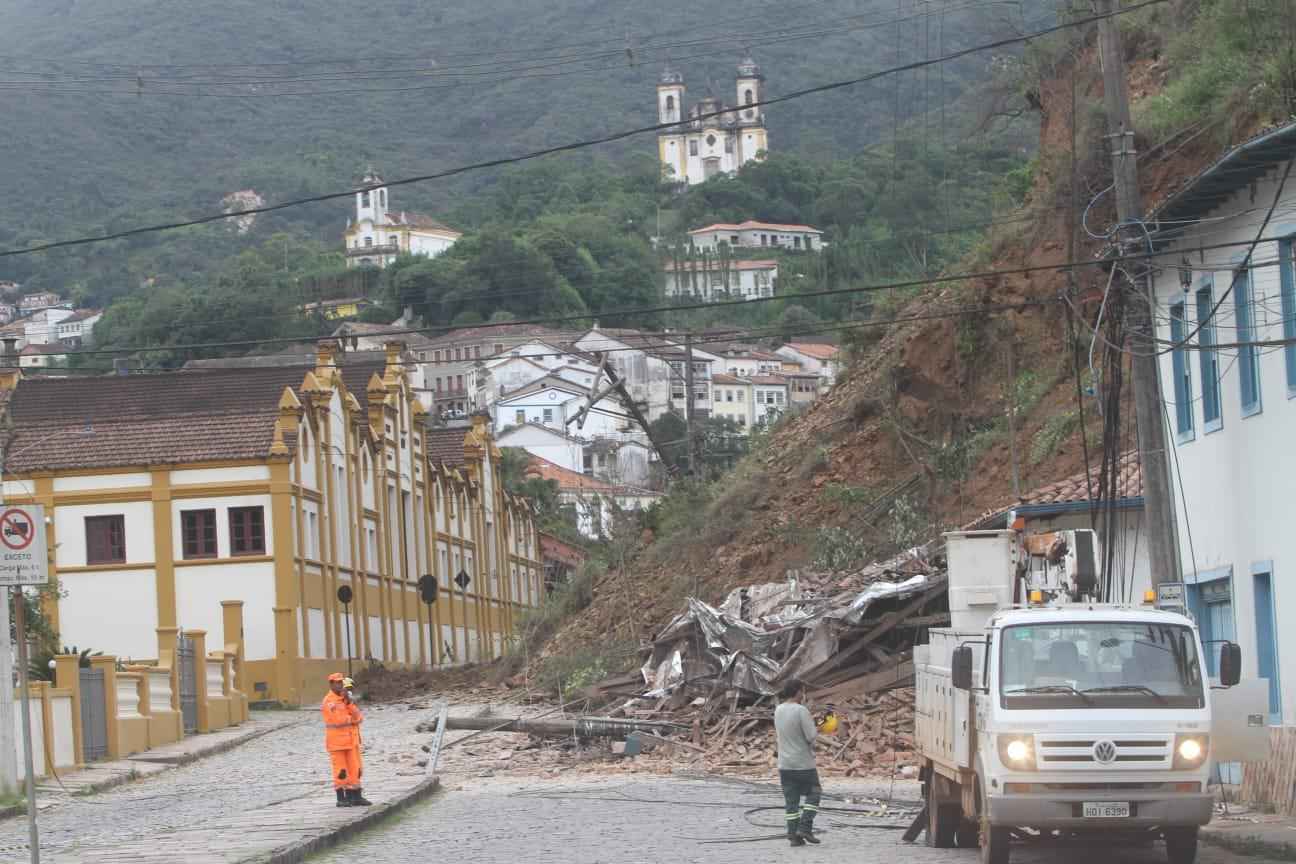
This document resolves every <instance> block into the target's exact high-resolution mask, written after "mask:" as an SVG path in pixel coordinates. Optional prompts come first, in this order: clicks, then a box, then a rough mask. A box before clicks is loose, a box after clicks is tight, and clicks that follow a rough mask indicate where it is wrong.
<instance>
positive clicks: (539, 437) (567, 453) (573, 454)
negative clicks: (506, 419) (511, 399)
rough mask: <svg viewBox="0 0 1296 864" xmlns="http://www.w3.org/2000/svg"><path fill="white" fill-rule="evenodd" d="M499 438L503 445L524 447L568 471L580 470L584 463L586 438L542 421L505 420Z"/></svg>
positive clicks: (498, 440)
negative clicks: (512, 422) (513, 422)
mask: <svg viewBox="0 0 1296 864" xmlns="http://www.w3.org/2000/svg"><path fill="white" fill-rule="evenodd" d="M503 429H504V431H502V432H500V433H499V434H498V435H497V436H496V438H495V441H496V443H498V444H499V446H500V447H501V448H510V447H512V448H515V449H518V450H525V451H526V452H527V453H529V454H531V455H532V456H539V457H540V458H541V459H545V460H547V461H549V462H552V463H554V464H555V465H558V466H560V467H562V468H566V469H567V470H568V471H581V470H583V469H584V465H585V452H586V451H585V447H586V442H585V440H584V439H582V438H578V437H576V436H575V435H569V434H567V433H566V432H564V431H563V430H561V429H557V428H555V427H553V426H544V425H541V424H540V423H532V422H526V423H520V424H516V425H514V424H506V425H505V426H504V427H503Z"/></svg>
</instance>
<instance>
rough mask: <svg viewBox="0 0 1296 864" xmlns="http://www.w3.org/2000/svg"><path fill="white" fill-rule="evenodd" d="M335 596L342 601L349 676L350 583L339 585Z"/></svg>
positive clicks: (348, 672) (351, 597)
mask: <svg viewBox="0 0 1296 864" xmlns="http://www.w3.org/2000/svg"><path fill="white" fill-rule="evenodd" d="M337 598H338V599H339V600H341V601H342V613H343V615H345V616H346V646H347V677H348V678H350V677H351V600H352V599H353V595H352V593H351V586H350V585H339V586H338V590H337Z"/></svg>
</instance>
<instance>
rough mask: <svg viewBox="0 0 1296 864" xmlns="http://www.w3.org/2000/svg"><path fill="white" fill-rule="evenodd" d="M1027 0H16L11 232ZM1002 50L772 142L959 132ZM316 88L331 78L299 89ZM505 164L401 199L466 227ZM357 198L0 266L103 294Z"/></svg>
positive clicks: (3, 225)
mask: <svg viewBox="0 0 1296 864" xmlns="http://www.w3.org/2000/svg"><path fill="white" fill-rule="evenodd" d="M1027 5H1030V4H1027ZM1040 5H1044V4H1040ZM1019 8H1020V7H1019V6H1017V5H1016V4H1002V3H986V2H975V3H972V2H958V0H946V2H944V3H934V4H915V3H914V2H913V0H899V2H892V0H822V2H808V0H789V2H788V3H784V4H775V3H772V2H765V0H760V2H755V3H749V4H740V5H739V6H737V7H725V8H721V9H714V8H706V7H699V6H697V5H696V4H691V3H685V2H681V0H659V2H656V3H619V2H617V3H609V2H605V0H549V2H545V3H535V2H530V3H524V2H521V0H478V2H476V3H471V4H455V5H446V6H442V5H441V4H436V3H420V2H414V0H391V2H387V3H382V4H374V5H371V6H364V7H354V8H348V7H347V6H345V5H343V4H336V3H323V2H319V0H275V2H273V3H266V2H261V0H223V2H220V3H205V4H198V3H174V2H161V0H43V2H41V3H38V4H37V3H29V2H26V0H0V118H3V120H2V121H0V154H2V155H0V189H3V190H4V192H5V196H4V198H5V201H6V203H7V205H8V206H6V207H5V208H3V210H0V248H3V249H12V248H17V247H22V246H26V245H29V244H32V243H35V242H39V241H44V240H50V239H61V238H64V237H68V236H76V235H80V234H85V233H94V232H98V231H103V230H115V229H121V228H127V227H132V226H135V225H139V224H147V223H153V222H159V221H167V220H170V219H174V218H177V217H185V216H193V215H199V214H205V213H209V212H212V211H213V210H216V209H219V207H220V200H221V198H222V197H223V196H224V195H226V194H227V193H229V192H233V191H236V190H240V189H247V188H251V189H255V190H256V191H257V192H258V193H260V194H261V195H262V196H263V197H264V198H265V199H266V200H268V201H271V202H273V201H276V200H282V199H284V198H288V197H295V196H300V195H307V194H311V193H318V192H322V191H328V190H335V189H337V188H340V187H345V186H346V185H348V184H350V183H352V182H354V180H355V178H356V177H357V175H358V173H359V172H360V170H362V169H363V167H364V166H365V165H366V164H368V163H372V164H373V165H375V166H376V167H378V168H379V169H380V170H381V171H382V172H383V173H384V174H385V175H386V176H388V177H395V176H401V175H406V174H413V173H423V172H430V171H436V170H438V169H443V168H447V167H451V166H454V165H458V164H462V163H464V162H469V161H476V160H480V159H487V158H493V157H499V156H505V155H509V154H514V153H519V152H523V151H527V150H531V149H535V148H538V147H543V146H548V145H553V144H557V143H561V142H566V141H571V140H575V139H579V138H582V137H585V136H592V135H598V134H602V133H606V132H609V131H615V130H619V129H623V128H628V127H632V126H639V125H646V124H649V123H651V122H653V121H654V120H655V117H654V113H655V112H654V98H655V97H654V86H655V84H656V80H657V76H658V74H659V72H660V71H661V68H662V66H663V64H664V62H666V60H667V59H668V58H669V59H670V60H671V61H672V62H673V65H674V66H675V67H676V68H678V69H679V70H680V71H681V72H683V73H684V75H685V78H686V81H687V82H688V84H689V85H690V99H692V98H696V97H697V96H700V95H702V94H703V93H704V92H705V90H706V88H707V84H708V82H714V86H715V89H716V91H717V93H718V95H720V96H722V97H725V98H732V97H730V94H729V92H728V91H729V89H730V88H731V87H732V86H733V83H732V82H733V68H734V65H735V63H736V62H737V60H738V59H739V58H740V57H741V56H742V55H743V54H744V53H745V52H746V51H748V50H750V52H751V53H752V55H753V56H754V57H755V58H756V59H757V61H758V62H759V63H760V64H761V65H762V67H763V69H764V71H765V74H766V77H767V87H768V92H769V93H770V94H773V95H777V94H779V93H783V92H787V91H789V90H793V89H796V88H800V87H805V86H809V85H813V84H817V83H822V82H825V81H830V80H834V79H837V78H841V77H847V76H850V75H856V74H861V73H866V72H869V71H872V70H875V69H879V68H882V67H885V66H889V65H892V64H894V63H896V62H897V61H899V62H908V61H912V60H916V59H920V58H922V57H924V56H935V55H937V54H938V53H940V52H941V51H942V50H944V51H945V52H949V51H952V50H956V49H957V48H960V47H963V46H966V45H969V44H974V43H976V42H981V41H984V40H986V39H989V38H994V37H996V36H1002V35H1004V33H1005V32H1009V31H1010V30H1016V29H1024V28H1029V27H1031V26H1036V25H1038V24H1039V23H1040V21H1039V19H1038V18H1037V19H1029V17H1028V19H1027V20H1025V21H1023V20H1022V18H1021V13H1020V11H1019ZM924 9H925V10H930V11H931V14H927V15H924V14H922V12H921V10H924ZM1029 14H1031V13H1028V15H1029ZM1040 14H1043V13H1040ZM897 20H899V23H896V22H897ZM991 62H992V61H991V58H990V57H988V56H980V55H974V56H972V57H970V58H967V59H965V60H962V61H959V62H957V63H952V64H947V65H946V66H944V67H943V68H933V69H931V70H930V71H923V72H915V73H909V74H907V75H905V76H903V77H899V78H890V79H885V80H883V81H880V82H878V83H876V84H872V85H865V86H861V87H857V88H851V89H847V90H841V91H837V92H834V93H829V94H824V95H820V96H814V97H811V98H807V99H803V100H798V101H795V102H791V103H787V104H784V105H778V106H774V107H772V108H771V109H769V111H768V122H769V126H770V141H771V149H773V150H776V151H779V150H783V151H795V152H798V153H799V154H800V155H801V156H803V157H806V158H809V159H827V158H828V157H834V156H836V157H840V156H849V155H851V154H854V153H856V152H858V151H860V150H862V149H864V148H865V147H867V146H869V145H871V144H874V143H877V142H879V141H886V140H888V139H889V138H890V136H891V135H892V134H893V131H894V129H895V128H896V126H897V124H898V123H899V124H900V125H902V126H903V125H904V124H906V123H914V122H921V123H925V124H926V125H927V128H929V129H930V130H932V131H931V134H932V135H933V136H935V135H938V134H939V135H941V136H942V137H947V138H948V139H949V140H951V141H957V140H958V139H960V138H961V137H963V136H966V135H967V134H968V131H969V126H968V122H967V121H968V118H970V117H971V116H972V115H973V114H975V111H976V109H975V107H973V106H974V105H975V103H976V102H977V90H978V87H979V86H980V85H981V84H982V83H983V82H984V81H985V80H987V78H988V77H989V68H990V65H991ZM252 64H267V65H252ZM271 64H275V65H271ZM272 79H274V80H272ZM358 91H365V92H358ZM301 93H312V94H316V95H285V94H301ZM942 96H943V97H944V102H942ZM897 105H898V106H899V112H898V113H897V110H896V107H897ZM942 107H943V108H944V110H942ZM634 152H637V153H640V154H646V155H651V154H653V153H655V142H654V141H653V139H652V137H651V136H647V137H642V138H637V139H631V140H630V141H627V142H624V143H622V144H621V145H618V146H616V147H610V148H602V149H600V150H599V151H598V152H597V154H593V153H591V154H590V157H589V158H598V159H604V160H610V161H611V163H612V164H614V165H615V164H618V163H620V161H621V160H622V159H624V158H625V157H626V156H627V155H628V154H630V153H634ZM498 177H499V173H498V172H493V171H492V172H480V173H474V174H471V175H466V176H464V177H462V178H459V179H458V180H456V181H455V182H446V183H431V184H424V185H422V186H418V187H408V188H402V189H400V190H398V191H396V192H394V193H393V204H394V206H396V207H399V208H408V209H411V210H425V211H428V212H432V213H437V214H442V215H445V216H448V217H451V218H455V217H458V218H459V219H460V220H461V222H462V221H465V220H466V221H472V220H473V219H474V218H475V215H476V214H477V213H479V208H478V207H476V206H475V202H476V201H477V199H478V196H479V195H480V193H481V192H483V191H484V190H486V189H488V188H489V187H491V186H492V185H493V184H495V183H496V182H497V179H498ZM348 211H349V208H348V206H347V205H346V204H345V203H344V202H334V203H332V204H328V205H316V206H312V207H308V208H301V209H298V210H292V211H287V212H285V213H282V214H278V215H274V216H271V217H266V218H262V219H261V220H260V221H259V222H258V224H257V225H256V227H255V228H254V229H253V231H252V232H251V233H250V235H249V236H244V237H240V236H238V235H236V234H235V233H234V232H233V231H232V230H231V229H230V228H229V226H227V225H216V226H208V227H204V228H199V229H192V230H188V231H185V232H175V233H170V234H162V235H152V236H147V237H141V238H138V239H134V240H131V241H122V242H118V243H110V244H102V245H99V246H91V247H83V248H78V249H72V250H66V251H60V252H53V253H46V254H39V255H33V256H21V257H17V258H7V259H0V279H17V280H19V281H23V282H26V283H27V284H28V285H30V286H32V287H50V288H55V289H58V290H64V291H72V290H75V291H79V292H80V295H81V296H82V297H83V298H85V299H87V300H91V301H94V302H105V301H108V300H111V299H112V298H113V297H116V296H120V295H121V294H123V293H125V292H128V291H131V290H133V289H134V288H136V287H137V286H138V285H139V284H140V283H141V281H143V280H145V279H147V278H149V277H154V278H156V279H158V280H161V281H166V280H173V281H174V280H184V279H187V278H193V277H194V276H195V275H198V274H202V273H204V272H207V271H209V270H210V269H211V268H212V267H213V266H214V264H215V263H216V262H219V261H221V260H224V259H226V258H228V257H230V256H231V255H233V254H236V253H238V252H240V251H242V250H243V249H245V248H248V247H250V246H253V245H256V244H260V243H263V242H264V240H265V239H266V238H267V237H269V236H271V235H272V234H274V233H275V232H277V231H288V232H290V233H292V234H295V235H297V236H309V237H313V238H314V239H315V240H317V241H321V242H324V243H333V242H337V238H338V237H339V234H340V232H341V229H342V226H343V223H344V221H345V219H346V216H347V213H348ZM464 227H472V226H471V225H465V226H464Z"/></svg>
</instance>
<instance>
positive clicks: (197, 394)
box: [0, 342, 542, 705]
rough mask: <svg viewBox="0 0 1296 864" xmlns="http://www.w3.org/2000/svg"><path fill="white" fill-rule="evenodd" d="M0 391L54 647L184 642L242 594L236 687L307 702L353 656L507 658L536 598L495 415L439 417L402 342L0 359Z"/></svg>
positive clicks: (130, 650)
mask: <svg viewBox="0 0 1296 864" xmlns="http://www.w3.org/2000/svg"><path fill="white" fill-rule="evenodd" d="M0 388H3V390H5V391H7V396H8V399H7V405H6V411H7V413H8V415H9V416H8V417H7V418H6V419H7V423H6V428H7V429H8V430H9V431H8V434H7V440H6V441H4V452H5V454H6V457H7V462H6V468H7V472H6V474H5V477H4V483H3V492H4V495H5V498H6V500H7V501H9V502H12V503H37V504H42V505H44V506H45V508H46V512H47V515H48V516H49V518H50V523H49V526H48V532H47V540H48V544H49V554H50V560H51V562H52V565H53V566H52V573H51V575H52V576H53V577H54V578H56V579H57V580H58V582H59V585H60V587H61V589H62V591H61V594H60V595H59V596H58V597H57V598H51V599H50V601H49V604H48V614H49V615H50V618H51V620H52V621H53V623H54V625H55V627H56V628H57V630H58V632H59V635H60V640H61V642H63V643H65V644H75V645H82V646H93V647H94V648H95V649H97V650H103V651H104V652H105V653H109V654H115V655H117V656H120V657H130V658H133V659H135V660H137V661H138V660H141V659H146V658H160V657H164V656H166V657H174V656H176V654H175V652H176V650H177V648H178V647H180V643H181V640H183V639H185V638H186V637H188V636H190V635H193V636H195V637H196V636H198V635H201V634H202V633H204V632H210V633H213V634H219V633H221V632H222V628H223V626H224V623H225V618H224V616H223V606H222V604H224V603H229V602H235V601H241V602H242V604H243V606H242V608H243V627H242V629H243V632H244V641H245V646H246V657H245V659H244V660H243V661H241V663H240V665H241V669H240V676H241V680H242V681H243V682H246V683H245V684H243V689H245V690H246V691H247V692H249V693H250V694H251V695H252V698H254V699H270V700H278V701H281V702H284V703H287V704H291V705H298V704H304V703H309V702H313V701H315V700H316V699H318V698H319V697H320V696H321V695H322V693H323V692H324V689H325V684H324V679H325V676H326V674H327V673H328V672H331V671H334V670H337V669H339V668H345V666H346V662H347V658H348V656H352V655H353V656H354V657H356V658H358V659H359V660H360V661H361V662H364V661H365V660H368V659H370V658H372V660H374V661H377V662H381V663H385V664H391V665H397V666H416V665H432V664H447V663H462V662H465V661H470V660H471V661H478V660H482V661H485V660H489V659H491V658H493V657H496V656H499V654H500V653H501V652H502V651H503V650H504V646H505V643H506V642H507V641H508V640H509V638H510V637H511V636H512V634H513V632H514V630H513V628H514V619H515V617H516V615H517V614H518V613H519V612H520V611H521V610H523V609H525V608H527V607H530V606H533V605H535V604H536V603H537V602H539V599H540V597H541V593H542V585H541V571H540V561H539V543H538V539H537V536H536V531H535V527H534V524H533V522H532V519H531V516H530V511H529V508H528V507H527V505H526V503H525V502H523V501H522V500H520V499H516V498H513V497H512V496H510V495H509V494H508V493H506V492H505V491H504V489H503V488H502V483H501V481H500V477H499V465H500V461H499V460H500V455H499V450H498V448H497V447H496V445H495V443H494V441H493V440H492V438H491V433H490V428H489V423H488V421H487V418H485V417H484V416H475V417H473V418H472V420H471V422H470V423H468V422H465V423H463V424H460V425H457V426H453V427H449V428H442V429H434V428H431V427H430V426H429V425H428V423H427V420H428V416H427V412H426V410H425V408H424V407H423V405H422V404H421V403H420V402H419V400H418V399H417V398H416V397H415V396H414V394H413V391H412V388H411V386H410V383H409V375H408V367H407V366H406V364H404V363H403V362H402V361H401V346H400V345H398V344H392V345H389V346H388V347H387V350H386V351H385V352H384V354H383V355H382V356H380V357H379V358H376V359H373V358H371V357H368V356H365V357H361V358H357V359H354V360H353V359H351V358H349V357H348V356H347V355H345V354H340V353H339V352H338V351H337V350H336V349H335V347H334V345H333V344H332V343H331V342H322V343H320V345H319V349H318V352H317V355H316V357H315V358H314V360H313V362H311V363H309V364H308V365H295V364H292V363H285V364H283V365H262V366H243V367H235V368H207V369H194V370H189V371H181V372H171V373H157V374H138V375H135V374H132V375H120V376H108V377H69V378H61V379H45V378H26V377H24V376H23V375H22V373H21V371H20V370H17V369H14V368H7V369H5V370H4V371H3V373H0ZM425 574H426V575H431V576H433V577H434V579H435V581H436V584H437V585H438V587H439V595H438V597H437V599H436V602H435V603H434V604H432V605H431V606H430V607H428V606H427V605H425V604H423V603H422V602H420V598H419V593H418V590H417V582H418V579H419V578H420V577H421V576H423V575H425ZM344 587H345V588H347V589H349V591H350V602H347V603H343V602H341V599H340V596H339V589H341V588H344ZM343 593H344V594H345V593H346V592H343ZM228 635H229V634H226V636H227V637H228ZM226 641H228V638H227V640H226Z"/></svg>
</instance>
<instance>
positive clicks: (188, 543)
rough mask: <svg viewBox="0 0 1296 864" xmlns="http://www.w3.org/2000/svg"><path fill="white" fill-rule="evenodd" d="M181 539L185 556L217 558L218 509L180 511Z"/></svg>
mask: <svg viewBox="0 0 1296 864" xmlns="http://www.w3.org/2000/svg"><path fill="white" fill-rule="evenodd" d="M180 539H181V546H182V550H183V552H182V554H183V555H184V557H185V558H215V557H216V511H215V510H182V511H180Z"/></svg>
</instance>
